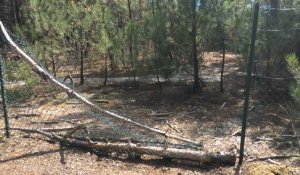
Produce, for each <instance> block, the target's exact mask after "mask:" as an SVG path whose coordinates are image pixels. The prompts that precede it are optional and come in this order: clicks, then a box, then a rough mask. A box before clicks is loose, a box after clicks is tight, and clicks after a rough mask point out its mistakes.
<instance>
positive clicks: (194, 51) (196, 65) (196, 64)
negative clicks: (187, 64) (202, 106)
mask: <svg viewBox="0 0 300 175" xmlns="http://www.w3.org/2000/svg"><path fill="white" fill-rule="evenodd" d="M191 5H192V42H193V43H192V58H193V61H194V85H193V92H194V93H199V92H201V90H202V89H201V87H200V81H199V60H198V57H197V41H196V36H197V28H196V27H197V26H196V22H197V20H196V0H192V4H191Z"/></svg>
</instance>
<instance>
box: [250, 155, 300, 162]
mask: <svg viewBox="0 0 300 175" xmlns="http://www.w3.org/2000/svg"><path fill="white" fill-rule="evenodd" d="M293 157H300V155H299V154H294V155H276V156H265V157H257V158H254V159H250V160H248V162H254V161H264V160H269V159H270V160H271V159H289V158H293Z"/></svg>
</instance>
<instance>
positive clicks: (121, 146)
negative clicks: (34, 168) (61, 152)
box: [19, 128, 236, 165]
mask: <svg viewBox="0 0 300 175" xmlns="http://www.w3.org/2000/svg"><path fill="white" fill-rule="evenodd" d="M19 130H20V131H23V132H29V133H37V134H41V135H43V136H45V137H47V138H50V139H51V140H55V141H57V142H59V143H61V144H64V145H67V146H73V147H79V148H85V149H89V150H95V151H101V152H107V151H110V152H124V153H135V154H137V155H153V156H158V157H162V158H168V159H178V160H189V161H195V162H199V163H200V164H219V165H234V164H235V161H236V155H235V154H234V153H229V152H228V153H225V152H221V153H220V152H216V153H212V152H205V151H198V150H192V149H180V148H174V147H170V146H169V147H165V146H153V145H145V144H136V143H132V142H131V141H130V139H129V140H128V142H127V143H124V142H123V143H122V142H115V143H111V142H99V141H98V142H94V141H84V140H77V139H72V138H65V137H63V136H59V135H56V134H54V133H47V132H45V131H42V130H33V129H25V128H19Z"/></svg>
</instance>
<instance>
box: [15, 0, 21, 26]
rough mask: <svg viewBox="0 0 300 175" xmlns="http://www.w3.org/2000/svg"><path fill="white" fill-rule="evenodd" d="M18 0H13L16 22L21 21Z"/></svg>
mask: <svg viewBox="0 0 300 175" xmlns="http://www.w3.org/2000/svg"><path fill="white" fill-rule="evenodd" d="M20 5H21V4H20V0H14V6H15V20H16V22H17V23H18V24H21V23H22V19H21V13H20Z"/></svg>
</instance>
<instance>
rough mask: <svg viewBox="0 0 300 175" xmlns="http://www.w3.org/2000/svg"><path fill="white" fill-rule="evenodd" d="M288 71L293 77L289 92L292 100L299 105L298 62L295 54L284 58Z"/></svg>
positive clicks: (299, 66)
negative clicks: (293, 80)
mask: <svg viewBox="0 0 300 175" xmlns="http://www.w3.org/2000/svg"><path fill="white" fill-rule="evenodd" d="M286 61H287V65H288V70H289V71H290V72H291V73H292V75H293V76H294V77H295V82H294V83H293V84H292V85H291V88H290V92H291V95H292V96H293V97H294V99H295V100H296V101H297V102H298V103H299V104H300V80H299V77H300V62H299V59H298V58H297V56H296V54H289V55H287V56H286Z"/></svg>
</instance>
